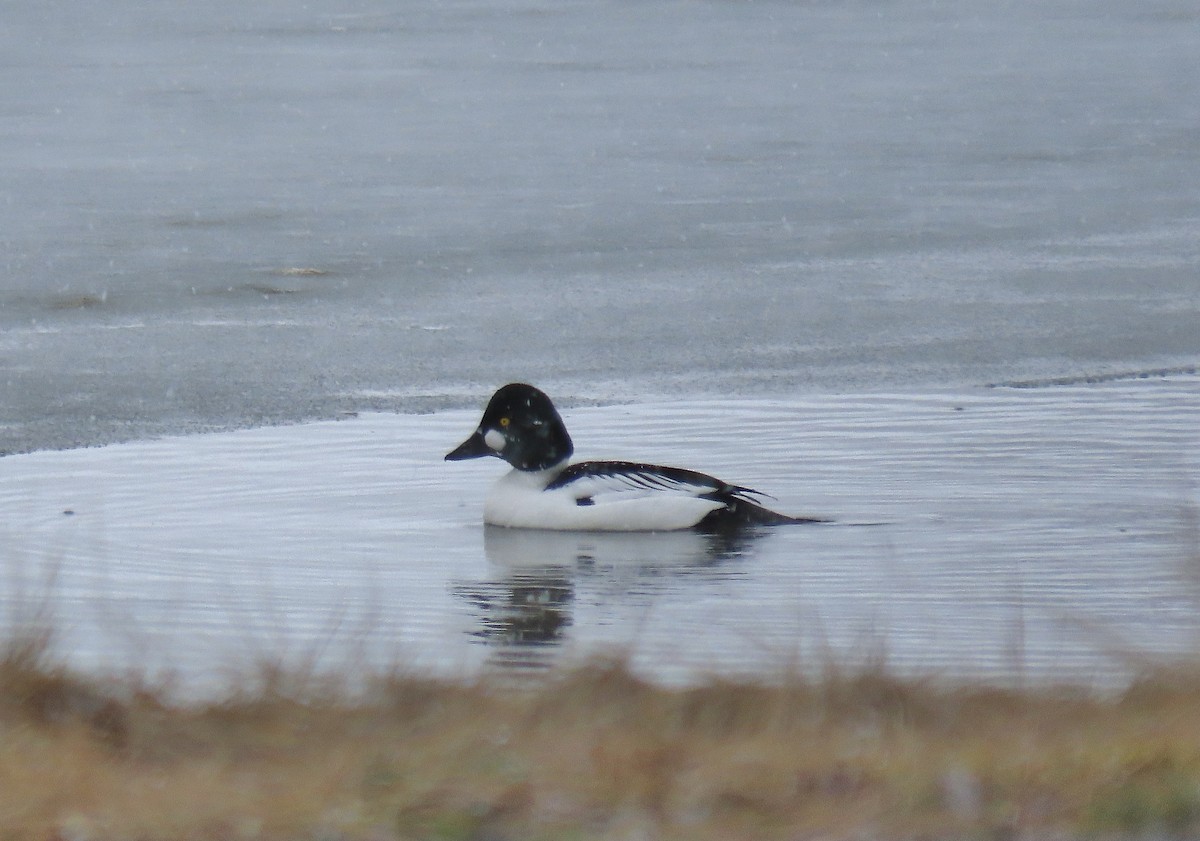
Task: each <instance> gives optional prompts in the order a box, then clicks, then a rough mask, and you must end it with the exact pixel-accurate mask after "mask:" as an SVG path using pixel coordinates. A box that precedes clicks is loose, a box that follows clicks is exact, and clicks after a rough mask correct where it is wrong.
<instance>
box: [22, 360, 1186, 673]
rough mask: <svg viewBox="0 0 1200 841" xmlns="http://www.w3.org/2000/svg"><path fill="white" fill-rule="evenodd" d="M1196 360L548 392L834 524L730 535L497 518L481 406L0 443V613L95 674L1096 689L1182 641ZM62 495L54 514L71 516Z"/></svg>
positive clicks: (628, 439)
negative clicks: (466, 448) (949, 378)
mask: <svg viewBox="0 0 1200 841" xmlns="http://www.w3.org/2000/svg"><path fill="white" fill-rule="evenodd" d="M1198 412H1200V381H1197V379H1196V378H1195V377H1179V378H1175V379H1159V380H1147V381H1136V382H1123V383H1109V384H1101V385H1083V386H1070V387H1067V386H1062V387H1049V388H1041V389H1004V388H1001V389H977V390H967V391H960V392H953V393H950V392H947V393H937V394H928V393H926V394H861V395H854V396H816V397H810V398H804V399H800V400H794V401H782V400H752V401H751V400H746V401H743V400H737V401H714V400H705V401H691V402H674V401H673V402H662V403H638V404H635V405H618V406H608V407H593V408H579V409H574V410H571V411H569V412H567V416H566V419H567V422H568V424H569V426H570V427H571V429H572V432H573V433H574V436H575V438H576V442H577V449H578V455H579V457H581V458H588V457H628V458H641V459H652V460H660V461H664V462H667V463H674V464H681V465H688V466H692V467H696V468H699V469H704V470H707V471H710V472H713V473H716V474H718V475H720V476H722V477H723V478H726V479H728V480H731V481H735V482H739V483H748V484H752V485H754V486H756V487H758V488H760V489H763V490H765V491H768V492H770V493H771V494H773V495H774V496H775V497H777V505H778V507H779V508H780V509H781V510H785V511H790V512H795V513H805V514H818V515H827V516H831V517H834V518H836V519H837V521H838V522H837V523H836V524H832V525H819V526H806V527H792V528H778V529H775V530H770V531H767V532H764V533H762V534H758V535H752V536H749V537H747V538H745V539H744V540H739V541H733V542H730V541H721V540H717V539H715V538H710V537H706V536H700V535H694V534H690V533H684V534H656V535H599V534H549V533H538V532H523V531H510V530H500V529H492V528H485V527H484V526H482V525H481V521H480V517H481V508H482V501H483V495H484V492H485V490H486V488H487V485H488V484H489V483H490V482H491V481H493V480H494V479H495V478H497V477H498V476H499V475H500V474H501V473H502V471H503V470H504V469H506V468H505V466H504V465H502V464H501V463H500V462H498V461H495V460H485V461H479V462H470V463H466V464H447V463H445V462H443V461H442V460H441V456H442V454H443V453H444V452H445V451H447V450H448V449H450V448H451V447H452V446H453V445H454V444H455V443H457V442H458V440H459V439H461V438H462V436H463V435H464V434H465V432H466V431H468V430H469V429H470V428H472V427H473V425H474V423H475V422H476V420H477V416H476V413H475V412H473V411H472V412H460V411H453V412H445V413H437V414H427V415H391V414H373V415H363V416H359V417H353V418H347V419H345V420H343V421H339V422H322V423H315V424H308V425H301V426H291V427H281V428H265V429H258V430H249V431H240V432H228V433H219V434H211V435H200V436H191V437H181V438H168V439H164V440H159V441H150V442H139V443H131V444H121V445H113V446H109V447H105V448H99V449H85V450H75V451H66V452H42V453H34V454H30V455H24V456H14V457H10V458H6V459H3V460H2V461H0V512H3V513H2V514H0V541H2V543H0V545H2V546H3V552H4V556H5V566H4V570H5V572H4V579H3V581H2V587H3V589H2V590H0V593H2V599H3V602H2V604H3V609H4V615H5V617H6V619H7V621H8V622H9V623H10V624H12V623H18V622H20V621H22V620H23V619H28V618H29V617H30V616H31V615H32V614H33V613H35V612H37V611H39V610H41V611H42V612H43V613H47V614H48V615H49V616H50V617H52V619H53V622H54V624H55V627H57V628H58V629H59V630H60V637H59V644H60V650H61V651H62V652H63V654H64V655H65V656H67V657H68V658H69V659H70V660H71V661H72V662H73V663H75V664H76V665H79V666H81V667H84V668H90V669H98V670H112V669H118V670H119V669H124V668H127V667H131V666H132V667H137V668H141V669H148V670H149V671H151V672H153V673H157V672H160V671H173V672H176V673H177V674H178V675H179V676H180V677H181V678H183V679H184V680H185V681H189V682H191V681H194V682H197V683H203V682H205V681H211V680H214V679H217V678H219V677H220V676H221V675H222V674H223V673H224V672H225V671H226V670H229V669H234V670H236V669H238V668H244V667H245V666H246V665H247V664H248V663H251V662H253V661H254V660H255V659H258V658H261V659H264V660H270V661H275V660H283V661H286V662H315V663H317V664H319V665H321V666H323V667H332V668H337V667H345V666H347V665H352V666H360V665H364V664H366V665H372V666H378V667H383V666H385V665H388V664H396V663H399V664H401V665H404V666H405V667H411V668H417V669H421V670H432V671H436V672H439V673H449V674H464V673H474V672H476V671H478V670H480V669H496V668H508V669H511V668H522V669H528V668H538V667H540V666H545V665H548V664H551V663H555V662H561V661H564V660H571V659H574V658H579V657H584V656H588V655H591V654H596V653H600V652H611V651H621V652H624V653H626V654H628V655H629V656H630V657H631V658H632V661H633V663H634V664H635V666H636V667H637V668H638V669H640V670H642V671H644V672H645V673H647V674H649V675H652V676H655V677H657V678H659V679H662V680H668V681H679V680H688V679H694V678H696V677H698V676H701V675H704V674H709V673H719V674H723V675H737V674H746V673H751V674H759V675H768V674H778V673H779V670H780V669H781V668H784V667H787V668H791V667H800V668H805V667H817V666H819V665H820V664H821V663H824V662H826V661H827V659H828V658H829V657H831V656H832V657H834V658H836V660H837V661H838V662H840V663H843V664H844V663H855V662H862V661H864V660H868V659H870V658H880V657H882V658H885V659H886V661H887V662H889V663H891V664H892V665H893V666H894V667H895V668H897V669H900V670H902V671H905V672H912V673H920V674H928V673H937V674H948V675H953V676H970V677H986V678H988V679H994V680H1002V681H1014V680H1071V681H1075V682H1081V683H1089V684H1096V683H1109V682H1111V681H1114V680H1119V679H1121V678H1122V677H1123V676H1125V675H1127V673H1128V666H1129V664H1130V660H1129V659H1128V657H1127V656H1126V655H1128V654H1130V653H1137V658H1135V659H1138V658H1142V659H1143V661H1144V658H1146V657H1150V656H1174V655H1176V654H1181V653H1187V652H1194V651H1195V650H1196V644H1197V641H1198V637H1197V631H1198V630H1200V627H1198V624H1200V623H1198V621H1197V616H1198V615H1200V613H1198V611H1197V606H1198V604H1200V548H1198V544H1200V538H1198V536H1197V526H1196V510H1197V505H1198V504H1200V499H1198V497H1197V489H1196V475H1197V450H1198V447H1197V442H1198V438H1197V432H1196V427H1195V423H1194V419H1195V417H1196V416H1197V413H1198ZM66 511H70V512H73V513H70V514H67V513H64V512H66Z"/></svg>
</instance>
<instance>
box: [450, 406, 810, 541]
mask: <svg viewBox="0 0 1200 841" xmlns="http://www.w3.org/2000/svg"><path fill="white" fill-rule="evenodd" d="M574 451H575V447H574V445H573V444H572V443H571V436H570V435H568V434H567V427H566V425H565V424H564V423H563V421H562V418H561V417H560V416H559V414H558V410H557V409H555V408H554V404H553V403H551V402H550V398H549V397H547V396H546V395H545V394H544V393H543V392H541V391H539V390H538V389H536V388H534V387H533V386H531V385H526V384H524V383H510V384H509V385H506V386H504V387H503V388H501V389H500V390H499V391H497V392H496V393H495V394H493V395H492V399H491V401H490V402H489V403H488V405H487V409H486V410H485V411H484V413H483V419H482V420H480V422H479V427H478V428H477V429H476V430H475V432H473V433H472V434H471V437H470V438H468V439H467V440H466V441H463V442H462V443H461V444H460V445H458V447H456V448H455V449H454V450H452V451H451V452H449V453H447V454H446V461H461V460H463V459H468V458H479V457H480V456H496V457H498V458H502V459H504V460H505V461H507V462H508V463H509V464H511V465H512V466H513V469H512V470H511V471H510V472H509V473H508V475H506V476H504V477H502V478H501V479H500V480H499V481H497V482H496V484H495V485H493V486H492V488H491V490H490V491H488V495H487V499H486V501H485V502H484V509H483V519H484V522H485V523H489V524H491V525H495V526H509V527H513V528H533V529H555V530H560V531H676V530H679V529H690V528H698V529H702V530H706V531H709V530H712V531H723V530H728V529H733V528H737V527H739V526H746V525H755V524H758V525H779V524H783V523H815V522H824V521H822V520H818V519H812V518H806V517H789V516H787V515H785V514H779V513H776V512H775V511H771V510H770V509H768V508H764V507H763V506H761V505H759V504H758V502H757V501H756V498H757V497H762V496H764V494H762V493H759V492H758V491H755V490H751V489H750V488H744V487H741V486H740V485H730V484H728V483H726V482H722V481H721V480H720V479H716V478H713V477H712V476H708V475H706V474H704V473H698V472H696V471H694V470H684V469H682V468H679V467H661V466H659V465H654V464H639V463H636V462H630V461H582V462H579V463H577V464H570V463H569V459H570V458H571V454H572V453H573V452H574Z"/></svg>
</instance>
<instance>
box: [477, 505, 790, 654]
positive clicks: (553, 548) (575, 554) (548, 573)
mask: <svg viewBox="0 0 1200 841" xmlns="http://www.w3.org/2000/svg"><path fill="white" fill-rule="evenodd" d="M767 531H768V530H766V529H764V530H762V531H760V532H755V531H752V530H751V531H743V532H740V533H738V534H737V535H725V534H704V533H699V532H693V531H681V532H660V533H639V532H615V533H605V532H554V531H537V530H532V529H507V528H501V527H497V526H485V528H484V532H483V548H484V554H485V555H486V556H487V559H488V562H489V564H490V566H491V567H492V568H493V569H494V570H495V572H496V575H495V577H494V578H491V579H488V580H484V581H475V582H470V583H462V584H459V585H457V586H455V587H454V593H455V595H457V596H459V597H460V598H462V599H464V600H465V601H466V602H468V603H469V604H470V605H471V606H472V608H473V609H474V612H475V613H476V617H477V618H476V623H475V626H474V627H473V628H472V630H471V631H470V633H471V634H472V635H473V636H475V637H477V638H478V639H479V640H480V641H482V642H484V643H485V644H487V645H489V646H491V647H492V649H493V650H492V652H491V653H490V657H489V659H490V661H491V663H492V665H494V666H499V667H501V668H505V669H515V670H530V669H545V668H547V667H549V666H551V665H552V664H553V662H554V658H555V655H556V654H557V653H558V651H559V650H560V649H561V647H562V644H563V643H564V642H566V640H567V637H568V631H569V629H570V628H571V626H572V624H573V623H574V615H575V606H576V600H577V598H578V595H577V594H578V588H579V586H580V583H581V582H583V581H587V582H588V583H589V585H592V587H593V588H594V589H595V590H596V591H597V593H596V595H597V596H598V597H600V598H629V597H631V596H633V597H636V598H638V599H643V600H652V599H653V597H654V595H655V594H656V592H657V591H658V590H659V589H660V588H667V587H670V586H671V583H670V582H671V581H675V582H676V583H678V582H679V579H680V578H681V577H686V576H689V575H698V574H706V573H707V574H709V575H719V574H720V573H719V572H717V570H718V568H719V567H720V566H721V565H722V564H723V562H725V561H728V560H731V559H734V558H737V557H740V556H742V555H744V554H745V553H746V551H747V550H748V548H749V547H750V546H751V545H752V544H753V541H754V540H755V538H756V537H758V536H760V535H762V534H765V533H767ZM728 574H735V573H734V572H733V571H729V572H728Z"/></svg>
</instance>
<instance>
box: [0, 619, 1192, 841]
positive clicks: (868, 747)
mask: <svg viewBox="0 0 1200 841" xmlns="http://www.w3.org/2000/svg"><path fill="white" fill-rule="evenodd" d="M47 650H48V649H47V640H46V638H45V637H44V636H41V635H30V636H27V637H26V638H24V639H23V640H22V641H18V642H15V643H10V644H9V645H8V648H7V650H6V651H5V652H4V653H3V656H2V657H0V839H5V840H6V841H7V839H12V841H18V839H39V841H41V840H42V839H46V840H48V839H63V840H64V841H67V839H70V841H84V840H85V839H162V840H163V841H169V840H170V839H259V838H261V839H309V838H311V839H342V838H344V839H371V840H372V841H376V839H378V841H382V840H383V839H464V840H465V839H474V841H507V840H508V839H514V840H515V839H543V838H544V839H581V841H582V839H609V838H612V839H630V838H653V839H693V840H694V841H705V839H742V838H746V839H757V838H761V839H773V838H788V839H793V838H817V837H823V838H867V837H872V838H878V837H887V838H910V837H925V838H930V837H963V836H964V835H970V836H989V837H1004V838H1011V837H1021V836H1038V837H1044V836H1046V835H1056V836H1062V835H1067V836H1079V835H1083V834H1091V833H1099V834H1103V835H1120V834H1137V833H1147V832H1170V833H1178V834H1186V833H1189V832H1191V833H1194V832H1197V831H1200V678H1197V675H1196V674H1195V673H1193V672H1182V671H1176V672H1173V673H1169V674H1168V673H1164V674H1160V675H1157V676H1156V677H1154V678H1153V679H1147V680H1145V681H1142V682H1140V683H1138V684H1137V685H1135V686H1134V687H1132V688H1131V689H1130V690H1129V691H1128V692H1126V693H1125V694H1124V695H1123V696H1121V697H1119V698H1109V699H1097V698H1092V697H1086V696H1084V695H1080V694H1071V693H1069V692H1051V691H1045V692H1040V693H1038V692H1023V693H1015V692H1007V691H1000V690H995V689H987V688H983V687H973V688H972V687H967V688H963V687H958V688H953V687H949V688H948V687H945V686H938V685H934V684H929V683H920V682H904V681H900V680H896V679H893V678H891V677H889V676H888V675H887V674H886V672H885V671H883V670H878V669H877V670H873V671H871V672H869V673H863V674H856V675H841V674H836V673H830V674H829V675H828V676H827V677H826V678H824V679H823V680H819V681H809V682H803V681H795V682H792V683H786V684H783V685H776V686H762V685H746V684H734V683H722V682H719V681H713V682H710V683H708V684H707V685H704V686H700V687H695V688H690V689H666V688H661V687H657V686H653V685H650V684H647V683H645V682H643V681H641V680H639V679H637V678H636V677H635V676H633V675H632V674H631V673H630V672H629V670H628V669H626V668H625V667H624V666H623V665H622V664H620V663H595V664H593V665H591V666H589V667H587V668H584V669H580V670H578V671H574V672H570V673H565V674H561V675H558V676H556V677H554V678H552V679H550V680H548V681H547V682H545V683H543V684H539V685H536V686H532V687H527V688H523V689H516V688H514V687H512V686H511V685H508V686H505V685H500V684H493V683H489V682H479V683H462V682H441V681H437V680H430V679H422V678H417V677H412V676H404V675H395V676H390V677H384V678H380V679H377V680H376V681H374V682H373V683H372V685H371V688H370V689H369V690H368V691H367V692H365V693H363V694H360V695H358V696H356V697H349V696H347V695H345V694H343V693H340V692H338V691H337V690H336V689H335V688H333V687H331V686H330V685H329V684H328V683H325V682H317V681H310V680H303V679H297V678H295V676H288V675H283V674H279V673H278V672H274V671H272V670H271V669H269V668H265V669H264V670H263V674H262V678H261V680H259V681H257V682H256V683H255V685H254V686H253V687H252V689H247V690H245V691H242V692H238V693H233V694H231V695H230V697H228V698H226V699H225V700H222V701H215V702H206V703H203V704H193V705H186V704H179V703H177V702H176V703H169V702H167V701H166V700H164V698H165V696H164V694H163V693H161V692H157V691H154V690H152V689H149V688H146V687H143V686H138V685H136V684H124V683H123V684H121V685H101V684H97V683H94V682H90V681H88V680H84V679H81V678H79V677H77V676H74V675H71V674H70V673H68V672H66V671H64V670H63V669H61V668H58V667H56V666H55V665H54V664H53V663H52V662H49V661H48V659H47V654H46V652H47Z"/></svg>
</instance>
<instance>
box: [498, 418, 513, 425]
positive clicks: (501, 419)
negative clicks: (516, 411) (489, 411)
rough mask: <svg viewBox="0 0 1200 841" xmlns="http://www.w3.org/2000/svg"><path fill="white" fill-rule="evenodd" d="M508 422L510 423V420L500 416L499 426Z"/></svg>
mask: <svg viewBox="0 0 1200 841" xmlns="http://www.w3.org/2000/svg"><path fill="white" fill-rule="evenodd" d="M510 423H512V421H510V420H509V419H508V418H500V425H501V426H508V425H509V424H510Z"/></svg>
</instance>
